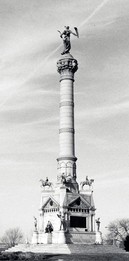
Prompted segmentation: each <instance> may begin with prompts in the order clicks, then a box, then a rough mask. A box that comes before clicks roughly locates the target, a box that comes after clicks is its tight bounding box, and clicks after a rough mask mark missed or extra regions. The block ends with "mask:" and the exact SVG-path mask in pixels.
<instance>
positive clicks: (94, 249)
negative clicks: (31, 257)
mask: <svg viewBox="0 0 129 261" xmlns="http://www.w3.org/2000/svg"><path fill="white" fill-rule="evenodd" d="M6 252H32V253H45V254H67V255H68V254H77V255H79V254H84V255H85V254H95V253H96V254H99V253H100V254H106V253H125V251H124V250H122V249H120V248H118V247H116V246H108V245H84V244H80V245H79V244H38V245H27V244H19V245H17V246H15V247H12V248H10V249H8V250H6Z"/></svg>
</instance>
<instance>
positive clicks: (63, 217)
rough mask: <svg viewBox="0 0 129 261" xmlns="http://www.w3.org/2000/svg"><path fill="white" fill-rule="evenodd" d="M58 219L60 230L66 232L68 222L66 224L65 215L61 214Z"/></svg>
mask: <svg viewBox="0 0 129 261" xmlns="http://www.w3.org/2000/svg"><path fill="white" fill-rule="evenodd" d="M57 216H58V218H59V219H60V230H65V229H66V222H65V215H64V213H61V211H60V212H59V214H57Z"/></svg>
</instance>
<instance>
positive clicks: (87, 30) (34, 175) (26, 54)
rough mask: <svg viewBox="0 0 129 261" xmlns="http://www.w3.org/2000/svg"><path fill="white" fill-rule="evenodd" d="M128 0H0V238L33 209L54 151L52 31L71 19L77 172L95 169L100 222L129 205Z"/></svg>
mask: <svg viewBox="0 0 129 261" xmlns="http://www.w3.org/2000/svg"><path fill="white" fill-rule="evenodd" d="M128 14H129V1H128V0H105V1H102V0H92V1H91V0H80V1H78V0H74V1H72V0H65V1H63V0H44V1H42V0H21V1H18V0H11V1H10V0H0V39H1V41H0V211H1V214H0V237H1V236H2V235H3V233H4V232H5V230H7V229H8V228H12V227H20V228H21V230H22V231H23V233H24V234H25V236H28V234H30V233H31V231H32V230H33V216H36V217H38V212H39V211H38V209H39V203H40V195H41V188H40V182H39V180H40V179H41V178H42V179H45V178H46V176H48V177H49V180H51V181H52V182H55V180H56V177H57V162H56V158H57V157H58V153H59V145H58V143H59V142H58V139H59V136H58V129H59V74H58V73H57V66H56V62H57V61H58V59H59V58H60V57H61V55H60V53H61V52H62V50H63V45H62V40H61V38H60V37H59V34H58V32H57V30H60V31H63V29H64V26H65V25H69V26H70V28H71V29H72V30H74V29H73V28H74V26H76V27H77V28H78V30H79V39H77V38H76V37H74V36H73V37H72V38H71V43H72V49H71V54H72V55H73V56H74V58H75V59H77V60H78V64H79V69H78V71H77V72H76V74H75V130H76V143H75V146H76V157H77V158H78V160H77V181H78V182H79V183H80V182H81V181H82V180H85V177H86V175H88V176H89V178H93V179H94V180H95V182H94V201H95V206H96V209H97V210H96V218H97V217H100V218H101V230H102V232H103V233H106V229H105V227H106V226H108V224H109V223H110V221H112V220H115V219H118V218H128V217H129V216H128V214H129V204H128V199H129V189H128V188H129V174H128V173H129V160H128V159H129V113H128V111H129V73H128V72H129V59H128V54H129V29H128V25H129V15H128Z"/></svg>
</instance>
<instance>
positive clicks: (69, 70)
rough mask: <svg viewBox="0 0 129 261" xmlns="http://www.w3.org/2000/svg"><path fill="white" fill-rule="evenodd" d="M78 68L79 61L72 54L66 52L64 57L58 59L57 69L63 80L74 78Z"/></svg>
mask: <svg viewBox="0 0 129 261" xmlns="http://www.w3.org/2000/svg"><path fill="white" fill-rule="evenodd" d="M77 69H78V62H77V60H76V59H74V58H73V56H72V55H71V54H69V53H68V54H66V55H64V56H63V58H61V59H59V60H58V61H57V71H58V72H59V73H60V75H61V80H63V79H71V80H74V73H75V72H76V71H77Z"/></svg>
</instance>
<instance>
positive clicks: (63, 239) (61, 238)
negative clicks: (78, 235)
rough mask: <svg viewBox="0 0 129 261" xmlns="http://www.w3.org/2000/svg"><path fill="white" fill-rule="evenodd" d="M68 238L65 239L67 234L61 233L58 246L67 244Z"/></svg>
mask: <svg viewBox="0 0 129 261" xmlns="http://www.w3.org/2000/svg"><path fill="white" fill-rule="evenodd" d="M65 243H66V238H65V232H64V231H63V230H61V231H59V234H58V244H65Z"/></svg>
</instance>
